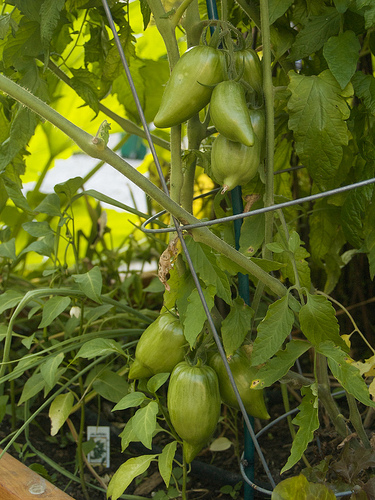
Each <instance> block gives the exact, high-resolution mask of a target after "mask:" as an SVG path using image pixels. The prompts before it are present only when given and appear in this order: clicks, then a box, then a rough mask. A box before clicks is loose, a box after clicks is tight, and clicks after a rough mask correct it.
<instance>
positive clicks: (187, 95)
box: [154, 45, 225, 128]
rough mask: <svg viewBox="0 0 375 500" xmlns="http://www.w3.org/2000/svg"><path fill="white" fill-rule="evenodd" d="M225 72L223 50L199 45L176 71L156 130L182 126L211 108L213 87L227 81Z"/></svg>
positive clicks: (191, 50) (158, 116) (155, 119)
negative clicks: (204, 109) (208, 106)
mask: <svg viewBox="0 0 375 500" xmlns="http://www.w3.org/2000/svg"><path fill="white" fill-rule="evenodd" d="M224 70H225V57H224V54H223V53H222V52H221V51H220V50H218V49H214V48H213V47H209V46H207V45H197V46H195V47H192V48H191V49H189V50H188V51H186V52H185V53H184V54H183V55H182V56H181V58H180V59H179V60H178V62H177V63H176V65H175V67H174V68H173V70H172V73H171V76H170V78H169V81H168V83H167V85H166V87H165V90H164V94H163V97H162V100H161V104H160V108H159V111H158V112H157V114H156V116H155V118H154V124H155V126H156V127H158V128H168V127H173V126H174V125H179V124H180V123H183V122H185V121H186V120H188V119H189V118H191V117H192V116H194V115H195V114H196V113H198V112H199V111H200V110H201V109H203V108H204V107H205V106H207V104H208V103H209V101H210V98H211V94H212V91H213V86H214V85H216V84H217V83H219V82H221V81H222V80H223V79H224Z"/></svg>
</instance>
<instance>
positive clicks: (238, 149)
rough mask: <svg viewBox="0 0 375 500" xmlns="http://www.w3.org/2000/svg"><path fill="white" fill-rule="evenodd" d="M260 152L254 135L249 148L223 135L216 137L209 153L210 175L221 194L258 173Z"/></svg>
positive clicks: (258, 143) (241, 184)
mask: <svg viewBox="0 0 375 500" xmlns="http://www.w3.org/2000/svg"><path fill="white" fill-rule="evenodd" d="M260 152H261V148H260V141H259V139H258V137H257V136H256V135H255V136H254V145H253V146H250V147H249V146H245V145H244V144H241V143H240V142H234V141H231V140H229V139H227V138H226V137H224V136H223V135H219V136H218V137H216V139H215V140H214V143H213V145H212V152H211V175H212V177H213V179H214V180H215V181H216V182H217V183H218V184H220V185H221V186H222V187H223V189H222V193H225V192H226V191H228V190H229V191H230V190H232V189H233V188H235V187H236V186H243V185H245V184H247V183H248V182H250V181H251V179H252V178H253V177H254V176H255V175H256V173H257V171H258V166H259V163H260Z"/></svg>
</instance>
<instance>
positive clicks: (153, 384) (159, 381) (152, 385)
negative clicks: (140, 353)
mask: <svg viewBox="0 0 375 500" xmlns="http://www.w3.org/2000/svg"><path fill="white" fill-rule="evenodd" d="M169 375H170V373H157V374H156V375H154V376H153V377H151V378H150V380H148V382H147V390H148V391H150V392H151V394H155V393H156V392H157V391H158V390H159V389H160V387H161V386H162V385H163V384H165V382H166V381H167V380H168V378H169Z"/></svg>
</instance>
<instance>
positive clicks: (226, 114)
mask: <svg viewBox="0 0 375 500" xmlns="http://www.w3.org/2000/svg"><path fill="white" fill-rule="evenodd" d="M210 115H211V120H212V123H213V124H214V125H215V127H216V130H217V131H218V132H220V134H222V135H224V136H225V137H226V138H227V139H230V140H231V141H235V142H240V143H242V144H245V146H252V145H253V144H254V140H255V139H254V130H253V126H252V124H251V119H250V116H249V111H248V109H247V106H246V98H245V90H244V88H243V86H242V85H241V84H240V83H239V82H235V81H233V80H227V81H224V82H221V83H219V84H218V85H216V87H215V89H214V91H213V92H212V96H211V104H210Z"/></svg>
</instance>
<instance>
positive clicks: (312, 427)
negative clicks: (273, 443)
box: [280, 387, 319, 474]
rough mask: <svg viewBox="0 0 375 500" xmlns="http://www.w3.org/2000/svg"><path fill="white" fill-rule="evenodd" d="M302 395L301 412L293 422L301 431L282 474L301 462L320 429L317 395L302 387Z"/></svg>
mask: <svg viewBox="0 0 375 500" xmlns="http://www.w3.org/2000/svg"><path fill="white" fill-rule="evenodd" d="M301 394H302V396H303V399H302V402H301V404H300V405H299V407H298V408H299V410H300V411H299V413H298V414H297V416H296V417H295V418H294V419H293V421H292V423H293V424H295V425H298V426H299V429H298V431H297V434H296V435H295V437H294V439H293V444H292V449H291V451H290V456H289V458H288V461H287V463H286V464H285V465H284V467H283V468H282V469H281V472H280V474H282V473H283V472H285V471H287V470H289V469H291V468H292V467H293V465H295V464H296V463H297V462H298V461H299V460H300V458H301V457H302V455H303V453H304V452H305V450H306V448H307V445H308V444H309V443H310V441H312V439H313V437H314V432H315V431H316V430H317V429H318V428H319V418H318V396H317V394H314V392H313V391H312V389H311V388H310V387H302V388H301Z"/></svg>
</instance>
